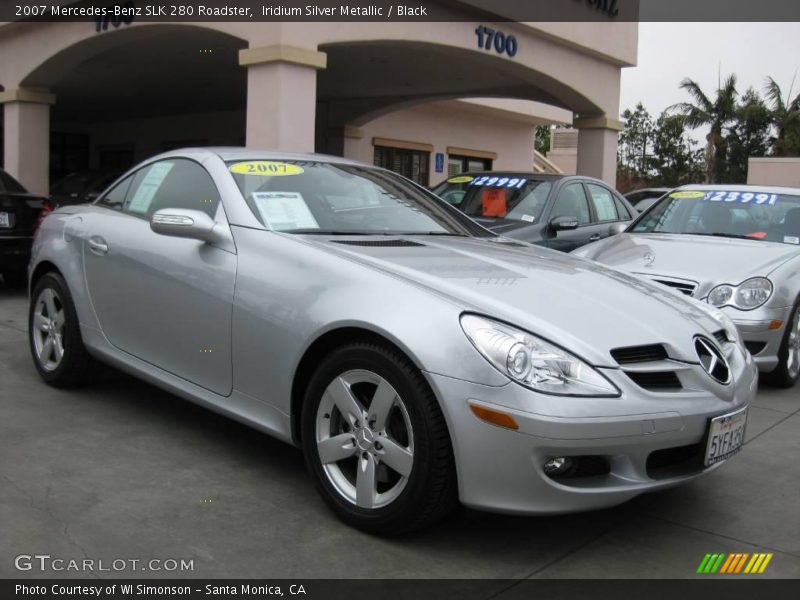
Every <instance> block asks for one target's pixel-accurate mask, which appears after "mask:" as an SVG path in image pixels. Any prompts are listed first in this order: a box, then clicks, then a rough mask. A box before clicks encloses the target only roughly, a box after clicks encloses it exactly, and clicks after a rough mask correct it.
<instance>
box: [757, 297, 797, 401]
mask: <svg viewBox="0 0 800 600" xmlns="http://www.w3.org/2000/svg"><path fill="white" fill-rule="evenodd" d="M799 377H800V299H798V300H797V301H796V302H795V304H794V308H793V309H792V312H791V314H790V316H789V320H788V321H787V322H786V329H785V331H784V332H783V340H782V341H781V347H780V349H779V350H778V366H777V368H776V369H775V370H774V371H772V372H770V373H767V374H766V375H764V381H766V382H767V383H769V384H771V385H773V386H775V387H782V388H790V387H792V386H794V385H795V384H796V383H797V380H798V378H799Z"/></svg>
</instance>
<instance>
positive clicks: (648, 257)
mask: <svg viewBox="0 0 800 600" xmlns="http://www.w3.org/2000/svg"><path fill="white" fill-rule="evenodd" d="M642 260H643V261H644V266H645V267H652V266H653V263H654V262H656V255H655V254H653V253H652V252H645V253H644V256H642Z"/></svg>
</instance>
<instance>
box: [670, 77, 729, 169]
mask: <svg viewBox="0 0 800 600" xmlns="http://www.w3.org/2000/svg"><path fill="white" fill-rule="evenodd" d="M680 87H681V88H682V89H684V90H686V91H687V92H688V93H689V95H690V96H691V97H692V99H693V100H694V104H693V103H691V102H679V103H678V104H675V105H673V106H671V107H670V110H674V111H677V113H678V114H679V115H681V118H682V119H683V122H684V124H685V125H686V126H688V127H691V128H692V129H696V128H698V127H708V128H709V132H708V135H706V149H705V163H706V182H707V183H717V181H718V174H719V173H722V172H724V166H725V160H726V158H727V146H728V140H727V137H726V133H727V132H726V129H727V127H728V126H729V125H730V124H731V123H732V122H733V121H734V119H735V116H736V115H735V113H736V96H737V92H736V75H734V74H731V75H728V77H727V78H726V79H725V81H723V82H722V83H721V84H720V85H719V86H718V89H717V91H716V94H715V96H714V98H713V100H712V99H711V98H709V97H708V96H707V95H706V94H705V92H703V90H702V88H701V87H700V85H699V84H698V83H697V82H696V81H694V80H692V79H684V80H683V81H681V84H680Z"/></svg>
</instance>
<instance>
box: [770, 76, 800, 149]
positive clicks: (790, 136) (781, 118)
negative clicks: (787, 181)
mask: <svg viewBox="0 0 800 600" xmlns="http://www.w3.org/2000/svg"><path fill="white" fill-rule="evenodd" d="M793 86H794V82H792V87H793ZM792 87H790V88H789V93H788V94H786V101H785V102H784V99H783V93H782V92H781V88H780V86H779V85H778V84H777V83H776V81H775V80H774V79H773V78H772V77H767V82H766V87H765V88H764V95H765V96H766V97H767V100H768V101H769V103H770V107H769V112H770V121H771V122H772V126H773V127H774V128H775V133H776V135H775V136H773V137H772V138H770V141H771V143H772V154H773V156H790V155H792V154H796V153H797V152H798V151H800V148H798V145H799V143H800V93H799V94H797V96H795V97H794V100H791V101H790V100H789V98H790V96H791V94H792Z"/></svg>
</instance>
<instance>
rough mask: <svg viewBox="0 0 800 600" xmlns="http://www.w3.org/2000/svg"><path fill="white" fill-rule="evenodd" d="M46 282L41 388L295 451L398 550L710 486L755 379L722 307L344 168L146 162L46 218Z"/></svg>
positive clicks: (42, 242)
mask: <svg viewBox="0 0 800 600" xmlns="http://www.w3.org/2000/svg"><path fill="white" fill-rule="evenodd" d="M29 275H30V298H31V302H30V345H31V351H32V355H33V359H34V362H35V365H36V368H37V369H38V371H39V373H40V374H41V376H42V377H43V378H44V380H45V381H46V382H48V383H50V384H52V385H55V386H69V385H76V384H79V383H81V382H85V381H86V380H87V378H89V377H90V376H91V374H92V361H93V360H94V359H97V360H100V361H102V362H105V363H109V364H111V365H114V366H116V367H118V368H120V369H123V370H126V371H128V372H130V373H133V374H134V375H136V376H138V377H141V378H142V379H145V380H147V381H150V382H152V383H154V384H155V385H158V386H160V387H162V388H164V389H167V390H169V391H171V392H173V393H175V394H178V395H181V396H183V397H185V398H187V399H189V400H192V401H194V402H197V403H199V404H202V405H204V406H207V407H209V408H211V409H213V410H216V411H219V412H221V413H224V414H226V415H229V416H231V417H233V418H235V419H238V420H240V421H242V422H244V423H247V424H249V425H251V426H254V427H256V428H258V429H260V430H262V431H265V432H267V433H269V434H271V435H273V436H276V437H277V438H279V439H282V440H285V441H286V442H289V443H292V444H295V445H297V446H299V447H300V448H302V450H303V453H304V455H305V458H306V462H307V465H308V468H309V471H310V473H311V474H312V476H313V478H314V480H315V482H316V485H317V486H318V488H319V491H320V493H321V495H322V496H323V498H324V499H325V500H326V502H327V503H328V504H329V505H330V506H331V507H332V509H333V510H334V511H335V512H336V513H337V514H338V515H339V516H340V517H341V518H343V519H344V520H345V521H346V522H348V523H350V524H353V525H355V526H357V527H360V528H362V529H364V530H367V531H370V532H376V533H382V534H393V533H399V532H402V531H406V530H410V529H414V528H419V527H423V526H425V525H427V524H429V523H431V522H433V521H434V520H436V519H437V518H439V517H441V516H442V515H444V514H445V513H446V512H447V511H448V509H450V508H451V507H452V506H453V505H454V504H455V503H456V502H457V501H458V500H460V501H461V502H462V503H464V504H465V505H468V506H471V507H476V508H479V509H485V510H491V511H501V512H508V513H525V514H548V513H563V512H571V511H579V510H586V509H593V508H600V507H606V506H611V505H615V504H619V503H621V502H624V501H626V500H628V499H630V498H632V497H634V496H636V495H638V494H640V493H642V492H648V491H653V490H658V489H663V488H667V487H670V486H673V485H676V484H679V483H683V482H686V481H689V480H692V479H694V478H696V477H698V476H700V475H702V474H704V473H708V472H710V471H712V470H713V469H715V468H717V467H718V466H719V465H720V464H721V463H722V462H724V461H725V460H726V459H728V458H729V457H731V456H732V455H733V454H735V453H736V452H737V451H738V450H739V449H741V447H742V444H743V437H744V431H745V426H746V420H747V407H748V403H749V402H750V401H751V400H752V399H753V397H754V395H755V393H756V386H757V380H758V374H757V369H756V367H755V363H754V362H753V359H752V357H751V356H750V355H749V354H748V353H747V352H746V351H745V348H744V346H743V344H742V341H741V339H740V337H739V335H738V333H737V331H736V328H735V327H734V325H733V323H732V322H731V321H730V320H729V319H728V318H727V317H726V316H725V315H723V314H722V313H721V312H720V311H718V310H716V309H714V308H712V307H709V306H708V305H704V304H701V303H698V302H696V301H694V300H692V299H688V298H686V299H684V298H680V297H677V296H675V294H673V293H672V292H670V291H668V290H664V289H663V288H662V287H661V286H658V285H656V284H651V283H649V282H644V281H642V280H640V279H638V278H636V277H632V276H630V275H627V274H624V273H622V272H619V271H616V270H612V269H608V268H606V267H603V266H600V265H598V264H596V263H593V262H591V261H586V260H582V259H579V258H575V257H571V256H567V255H563V254H561V253H558V252H556V251H552V250H548V249H544V248H538V247H534V246H531V245H529V244H525V243H520V242H515V241H510V240H506V239H504V238H501V237H497V236H495V235H494V234H493V233H491V232H489V231H487V230H486V229H483V228H482V227H480V226H479V225H477V224H476V223H475V222H473V221H472V220H470V219H469V218H468V217H466V216H465V215H463V214H462V213H461V212H459V211H458V210H457V209H455V208H453V207H451V206H449V205H447V203H445V202H444V201H442V200H440V199H439V198H437V197H436V196H434V195H433V194H431V193H430V192H428V191H427V190H424V189H423V188H421V187H419V186H417V185H415V184H413V183H411V182H409V181H408V180H406V179H404V178H402V177H400V176H398V175H396V174H394V173H391V172H389V171H386V170H383V169H378V168H375V167H371V166H367V165H363V164H360V163H355V162H351V161H347V160H345V159H341V158H333V157H323V156H315V155H286V154H270V153H267V152H256V151H250V150H241V149H208V148H207V149H199V150H183V151H175V152H170V153H167V154H162V155H160V156H157V157H154V158H151V159H149V160H147V161H145V162H143V163H142V164H140V165H138V166H137V167H135V168H134V169H132V170H131V171H130V172H129V173H127V174H125V175H124V176H123V177H122V178H120V179H119V180H118V181H117V182H116V183H114V184H113V185H112V187H111V188H110V189H109V190H107V191H106V192H104V193H103V194H102V195H101V196H100V198H99V199H98V200H97V201H96V202H95V203H94V204H91V205H84V206H73V207H65V208H61V209H59V210H57V211H55V212H54V213H52V214H51V215H50V216H49V217H47V219H45V221H44V223H43V225H42V227H41V229H40V230H39V234H38V236H37V238H36V240H35V243H34V249H33V259H32V262H31V265H30V273H29Z"/></svg>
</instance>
